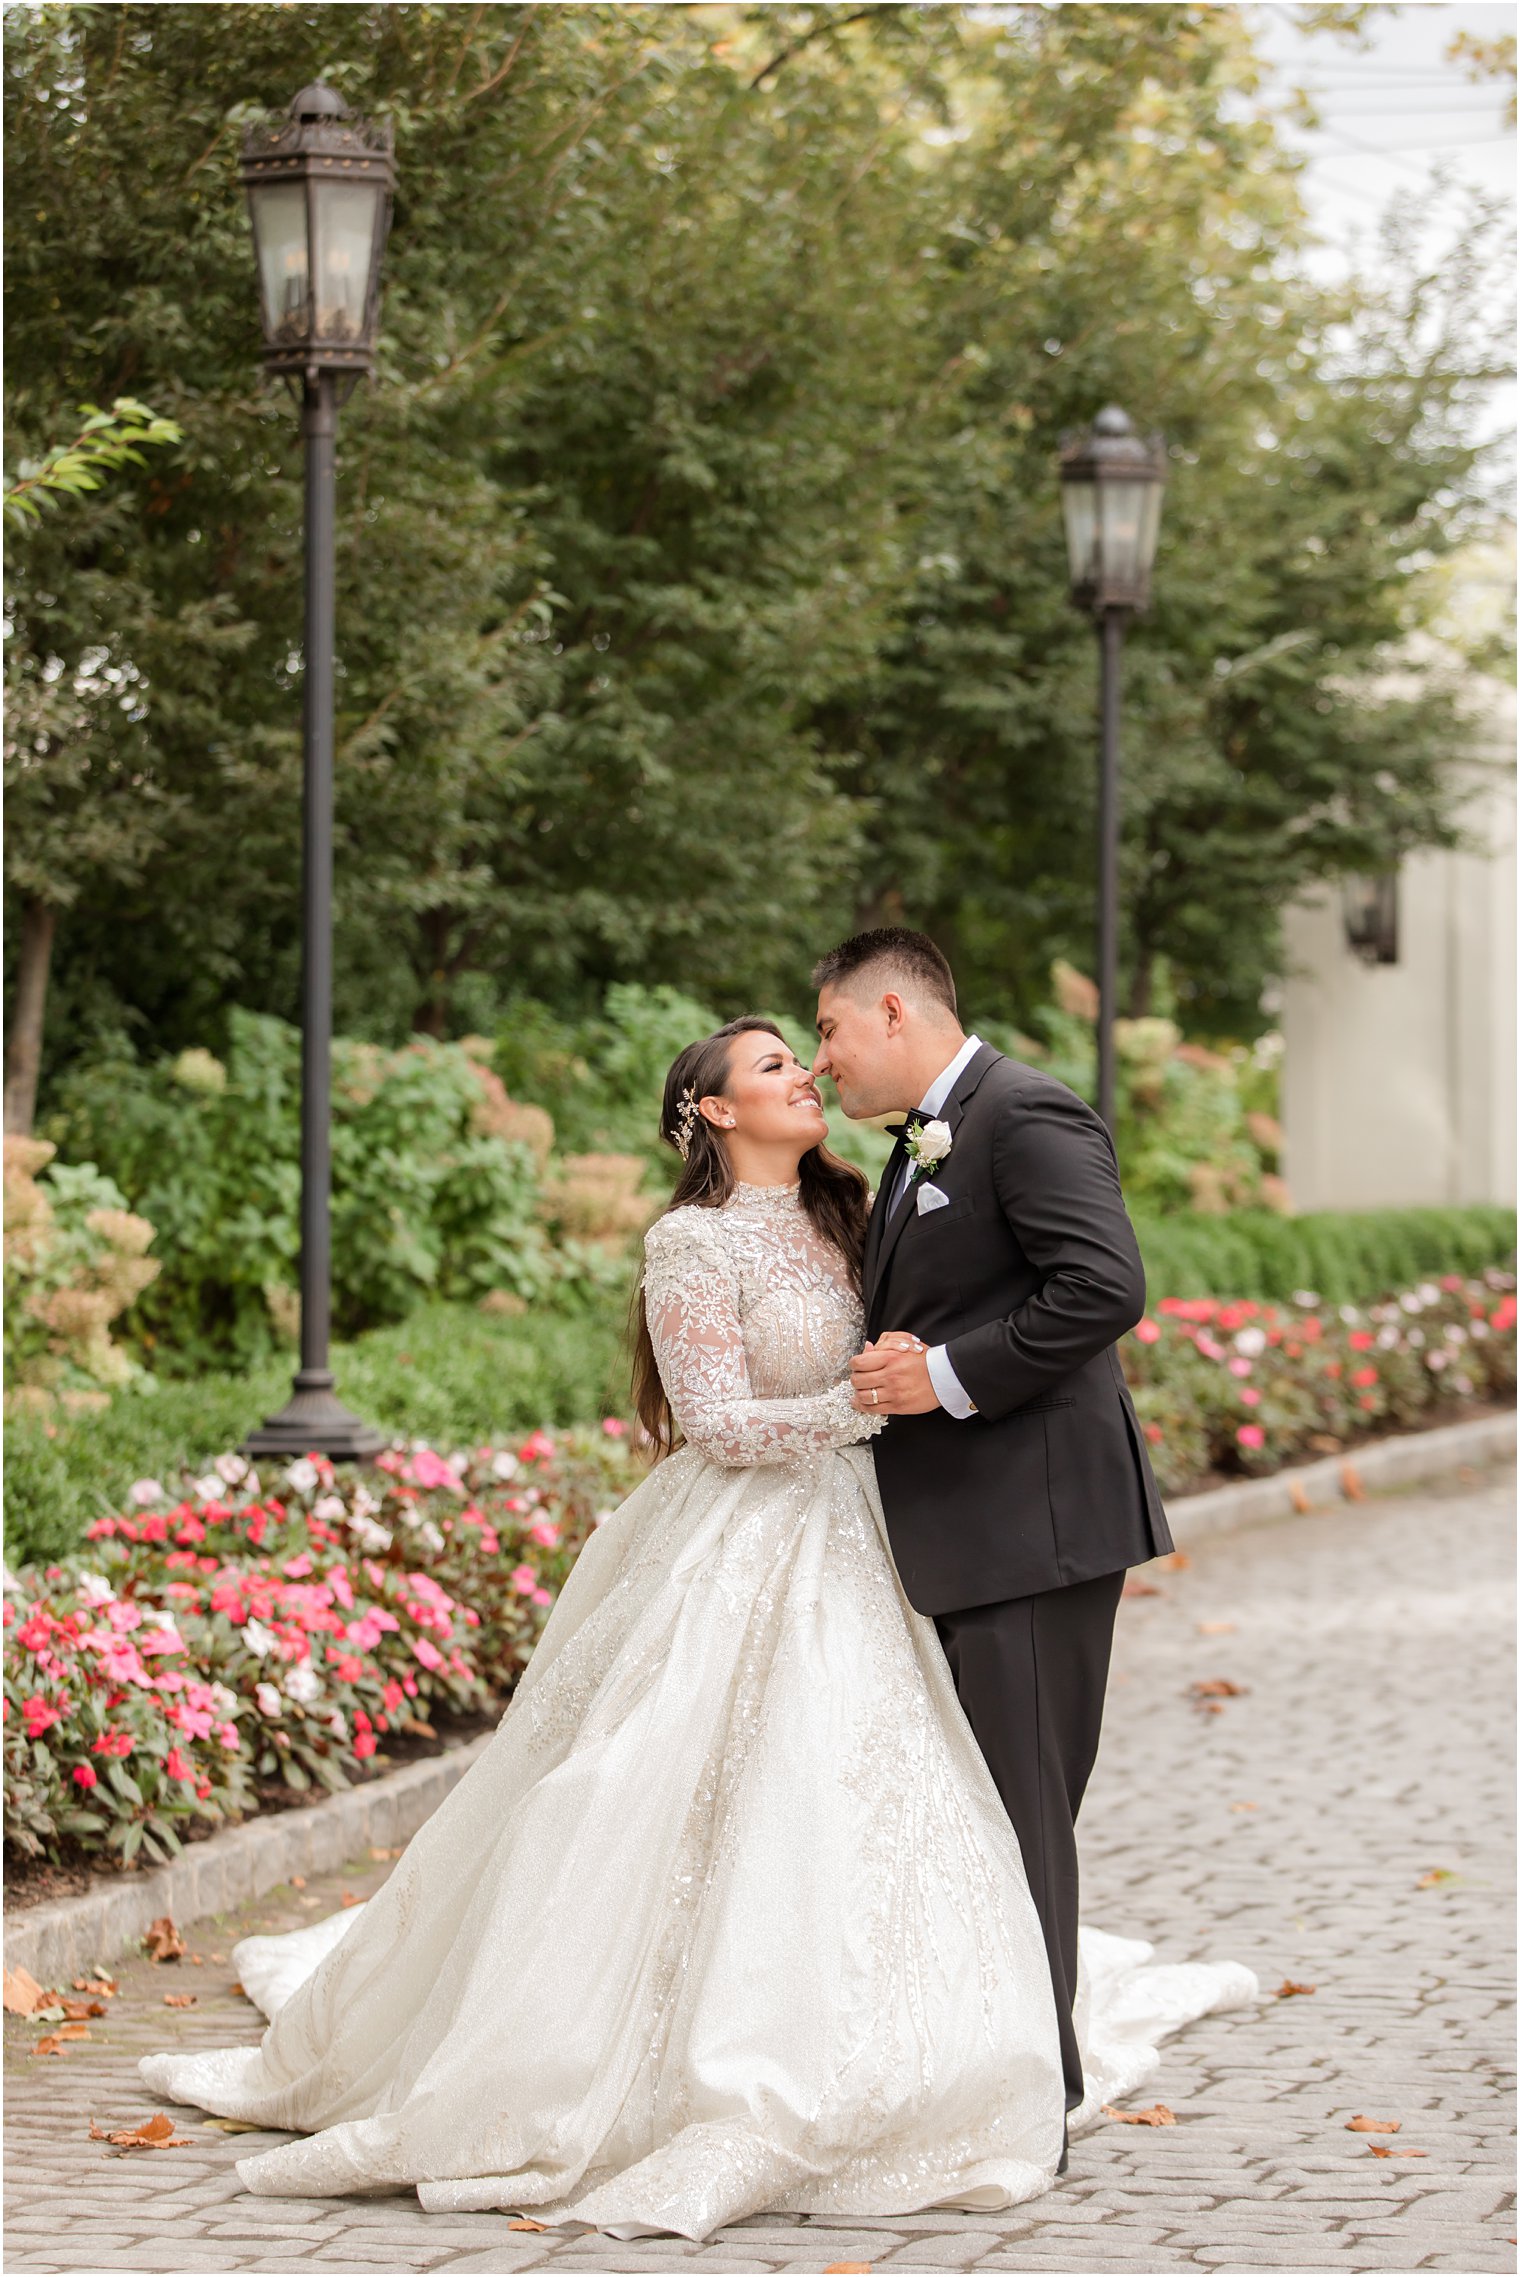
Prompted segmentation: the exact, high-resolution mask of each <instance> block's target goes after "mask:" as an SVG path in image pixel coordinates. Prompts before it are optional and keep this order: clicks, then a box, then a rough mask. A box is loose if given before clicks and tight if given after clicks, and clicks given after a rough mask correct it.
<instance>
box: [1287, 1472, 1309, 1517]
mask: <svg viewBox="0 0 1520 2277" xmlns="http://www.w3.org/2000/svg"><path fill="white" fill-rule="evenodd" d="M1288 1499H1289V1501H1290V1502H1291V1503H1292V1505H1293V1507H1294V1509H1295V1510H1297V1511H1298V1512H1300V1513H1302V1512H1304V1511H1305V1510H1311V1509H1312V1508H1313V1507H1314V1505H1313V1503H1312V1501H1311V1500H1310V1496H1309V1489H1308V1488H1307V1487H1306V1486H1305V1484H1304V1482H1303V1480H1302V1479H1301V1478H1295V1479H1290V1480H1289V1481H1288Z"/></svg>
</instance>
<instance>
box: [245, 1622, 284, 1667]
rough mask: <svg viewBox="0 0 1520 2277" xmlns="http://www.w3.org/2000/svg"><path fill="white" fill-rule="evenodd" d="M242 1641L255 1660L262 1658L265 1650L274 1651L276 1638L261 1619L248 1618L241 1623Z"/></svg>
mask: <svg viewBox="0 0 1520 2277" xmlns="http://www.w3.org/2000/svg"><path fill="white" fill-rule="evenodd" d="M243 1642H244V1644H245V1645H246V1646H247V1647H248V1650H249V1651H250V1652H251V1653H252V1654H253V1656H254V1658H255V1660H262V1659H263V1657H264V1655H265V1653H266V1652H273V1651H274V1649H275V1645H276V1643H277V1642H278V1639H277V1638H276V1637H275V1635H274V1633H273V1631H272V1630H270V1629H266V1628H265V1626H264V1624H263V1622H262V1621H254V1620H248V1621H245V1622H244V1623H243Z"/></svg>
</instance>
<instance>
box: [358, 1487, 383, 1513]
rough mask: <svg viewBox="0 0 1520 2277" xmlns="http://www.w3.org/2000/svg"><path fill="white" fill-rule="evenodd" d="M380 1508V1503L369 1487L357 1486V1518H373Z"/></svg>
mask: <svg viewBox="0 0 1520 2277" xmlns="http://www.w3.org/2000/svg"><path fill="white" fill-rule="evenodd" d="M379 1507H380V1505H379V1503H378V1502H377V1501H376V1500H375V1498H374V1496H373V1495H372V1494H371V1493H370V1490H369V1488H368V1487H367V1486H356V1487H355V1488H354V1516H355V1517H356V1518H373V1517H374V1515H375V1512H376V1511H377V1510H378V1509H379Z"/></svg>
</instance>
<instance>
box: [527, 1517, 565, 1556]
mask: <svg viewBox="0 0 1520 2277" xmlns="http://www.w3.org/2000/svg"><path fill="white" fill-rule="evenodd" d="M528 1539H529V1541H530V1542H537V1543H538V1545H539V1547H540V1548H541V1549H545V1550H553V1549H557V1548H558V1547H559V1528H558V1527H557V1526H556V1525H555V1523H554V1520H553V1519H552V1518H539V1519H537V1520H535V1522H534V1523H533V1525H531V1526H530V1527H529V1528H528Z"/></svg>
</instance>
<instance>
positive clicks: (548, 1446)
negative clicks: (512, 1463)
mask: <svg viewBox="0 0 1520 2277" xmlns="http://www.w3.org/2000/svg"><path fill="white" fill-rule="evenodd" d="M557 1452H558V1449H557V1448H556V1447H555V1444H554V1441H553V1440H552V1439H551V1438H550V1436H549V1434H548V1432H547V1431H530V1432H529V1434H528V1436H527V1438H526V1439H524V1441H523V1443H522V1445H521V1446H520V1447H519V1448H518V1450H517V1456H518V1460H519V1462H524V1463H546V1462H548V1461H549V1459H550V1457H551V1456H552V1455H554V1454H556V1453H557Z"/></svg>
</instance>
